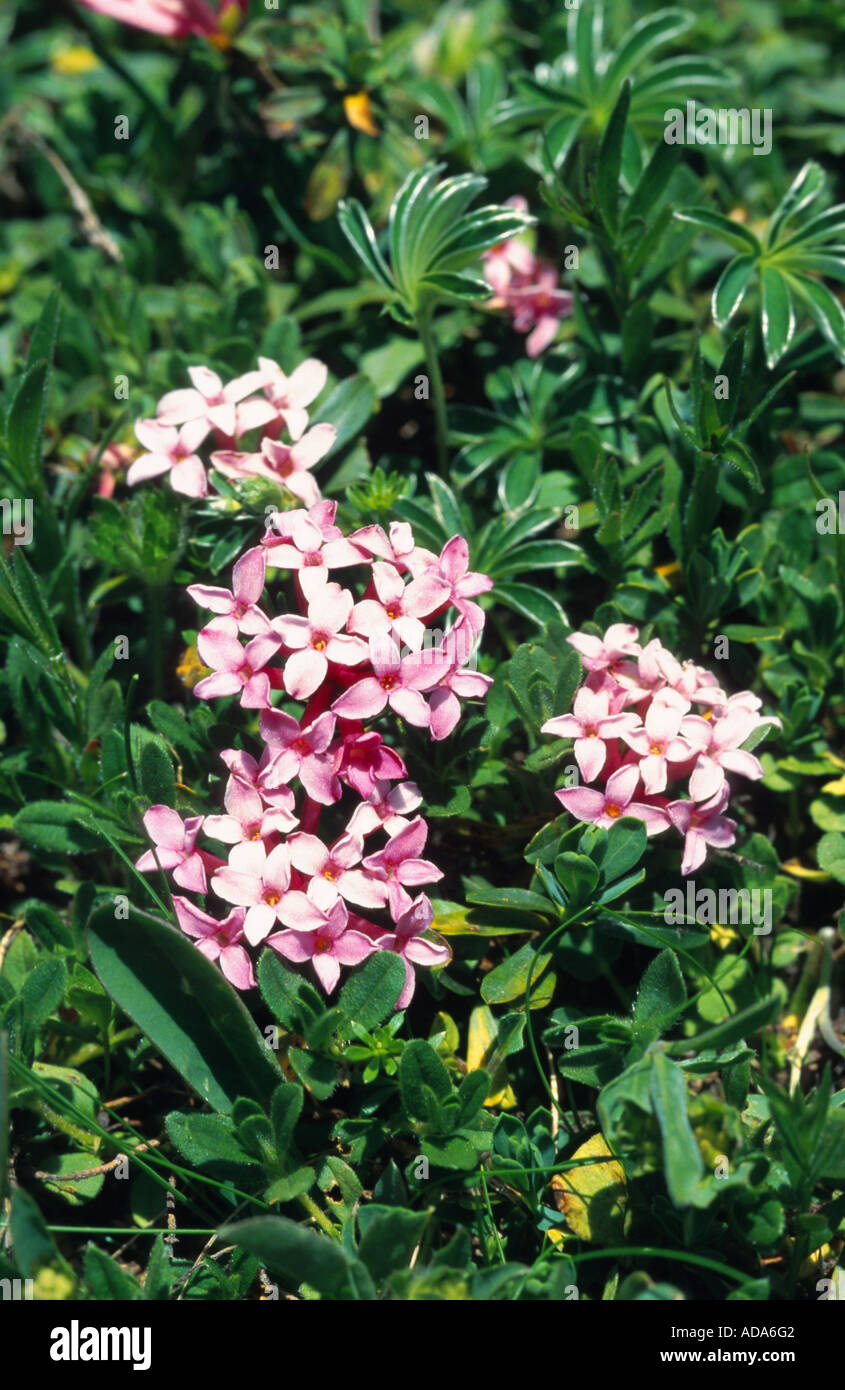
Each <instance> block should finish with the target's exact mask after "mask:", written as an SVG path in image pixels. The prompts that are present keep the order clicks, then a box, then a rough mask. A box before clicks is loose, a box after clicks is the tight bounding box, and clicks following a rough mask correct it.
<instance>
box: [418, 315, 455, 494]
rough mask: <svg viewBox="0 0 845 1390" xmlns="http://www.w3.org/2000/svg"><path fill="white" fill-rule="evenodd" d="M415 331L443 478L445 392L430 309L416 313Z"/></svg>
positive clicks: (446, 437) (446, 431)
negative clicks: (426, 378)
mask: <svg viewBox="0 0 845 1390" xmlns="http://www.w3.org/2000/svg"><path fill="white" fill-rule="evenodd" d="M417 333H418V334H419V339H420V346H421V347H422V350H423V355H424V357H425V365H426V370H427V372H428V379H429V382H430V384H431V400H432V404H433V406H434V438H435V445H436V448H437V471H438V473H439V474H440V476H441V478H443V479H445V478H446V477H447V476H448V473H449V427H448V425H447V423H446V392H445V390H444V388H443V373H442V372H441V370H440V359H439V357H438V355H437V345H436V343H435V341H434V334H433V333H432V330H431V310H430V309H425V310H422V311H421V312H420V313H419V314H418V315H417Z"/></svg>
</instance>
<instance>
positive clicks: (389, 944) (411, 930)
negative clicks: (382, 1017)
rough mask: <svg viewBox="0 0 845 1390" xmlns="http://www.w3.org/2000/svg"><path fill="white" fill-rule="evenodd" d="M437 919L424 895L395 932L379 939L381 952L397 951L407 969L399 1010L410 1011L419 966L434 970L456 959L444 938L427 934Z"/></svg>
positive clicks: (400, 921)
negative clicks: (433, 967)
mask: <svg viewBox="0 0 845 1390" xmlns="http://www.w3.org/2000/svg"><path fill="white" fill-rule="evenodd" d="M433 917H434V909H433V908H432V906H431V903H430V902H429V900H428V898H427V897H426V895H425V893H421V894H420V896H419V897H418V898H416V899H415V900H414V901H413V903H412V904H411V906H410V907H409V908H408V911H407V912H404V913H403V914H402V916H401V917H400V918H399V919H398V921H397V922H396V929H395V931H393V932H388V933H386V934H385V935H384V936H379V937H378V938H377V941H376V944H377V946H378V948H379V950H380V951H395V953H396V955H397V956H401V958H402V961H403V964H404V966H405V983H404V985H403V986H402V993H401V994H400V995H399V998H398V999H397V1001H396V1008H397V1009H406V1008H407V1007H408V1005H409V1004H410V1002H411V1000H412V999H413V997H414V986H415V985H416V978H415V975H414V966H415V965H422V966H425V967H427V968H428V969H431V967H432V966H435V965H448V963H449V961H450V960H451V959H452V952H451V949H450V947H449V946H448V945H447V943H446V942H445V941H444V940H443V937H442V936H440V935H438V933H436V932H432V933H431V935H430V936H424V935H423V933H424V932H425V931H426V930H427V929H428V928H429V927H430V926H431V923H432V920H433Z"/></svg>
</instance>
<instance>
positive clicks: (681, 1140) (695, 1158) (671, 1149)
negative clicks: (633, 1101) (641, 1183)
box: [650, 1052, 704, 1207]
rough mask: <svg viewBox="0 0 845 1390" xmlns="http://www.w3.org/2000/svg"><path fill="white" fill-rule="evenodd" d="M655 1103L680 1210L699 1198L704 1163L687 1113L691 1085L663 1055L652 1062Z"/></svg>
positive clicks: (665, 1168)
mask: <svg viewBox="0 0 845 1390" xmlns="http://www.w3.org/2000/svg"><path fill="white" fill-rule="evenodd" d="M650 1095H651V1102H652V1104H653V1106H654V1113H655V1115H656V1117H657V1123H658V1124H659V1126H660V1133H661V1135H662V1138H663V1172H664V1176H665V1178H666V1186H667V1188H668V1190H669V1196H670V1198H671V1200H672V1202H673V1204H674V1205H675V1206H676V1207H687V1206H689V1205H690V1203H691V1202H693V1201H694V1200H695V1198H696V1196H697V1195H698V1192H699V1188H700V1185H701V1182H702V1180H703V1178H704V1160H703V1158H702V1157H701V1150H700V1149H699V1147H698V1144H697V1143H696V1140H695V1135H694V1134H693V1131H692V1125H691V1124H690V1119H689V1114H688V1113H687V1084H686V1079H685V1077H684V1073H683V1072H682V1071H681V1068H680V1067H679V1066H678V1065H677V1064H676V1063H675V1062H672V1061H671V1060H670V1059H669V1058H668V1057H667V1056H666V1055H665V1053H663V1052H655V1053H654V1055H653V1058H652V1070H651V1086H650Z"/></svg>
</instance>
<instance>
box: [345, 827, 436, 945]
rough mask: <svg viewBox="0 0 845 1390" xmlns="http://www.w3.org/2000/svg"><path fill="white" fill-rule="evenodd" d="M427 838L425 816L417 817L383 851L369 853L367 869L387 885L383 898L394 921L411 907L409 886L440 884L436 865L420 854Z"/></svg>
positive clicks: (383, 891)
mask: <svg viewBox="0 0 845 1390" xmlns="http://www.w3.org/2000/svg"><path fill="white" fill-rule="evenodd" d="M427 838H428V826H427V825H426V823H425V821H424V820H423V818H422V816H417V817H416V818H415V819H414V820H412V821H411V822H410V824H408V825H406V826H405V828H404V829H403V830H400V831H399V833H398V834H397V835H394V836H393V837H392V838H391V839H390V840H388V842H387V844H386V845H385V847H384V849H383V850H381V851H380V853H378V854H370V855H368V856H367V858H366V859H365V860H364V868H365V869H366V870H367V871H368V872H369V873H370V874H372V875H373V876H374V878H376V879H379V880H380V881H381V883H383V884H384V888H383V889H382V896H381V901H382V903H384V902H388V903H389V905H390V915H391V917H392V918H393V920H394V922H395V921H397V920H398V918H399V917H400V916H401V915H402V914H403V913H404V912H407V911H408V909H409V907H410V906H411V898H410V896H409V895H408V894H407V893H406V892H405V888H406V886H407V887H412V888H416V887H419V885H420V884H423V883H437V882H438V880H439V879H441V878H442V877H443V874H442V872H441V870H440V869H438V867H437V865H436V864H432V862H431V860H430V859H421V858H420V857H419V855H420V851H421V850H423V849H424V848H425V842H426V840H427Z"/></svg>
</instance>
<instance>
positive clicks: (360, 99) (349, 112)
mask: <svg viewBox="0 0 845 1390" xmlns="http://www.w3.org/2000/svg"><path fill="white" fill-rule="evenodd" d="M343 114H344V116H345V117H346V119H347V121H348V122H349V124H350V125H351V126H352V127H353V129H354V130H363V132H364V134H365V135H378V134H379V128H378V126H377V125H376V123H375V121H374V120H373V108H372V107H371V105H370V98H369V96H368V95H367V93H366V92H347V94H346V96H345V97H344V98H343Z"/></svg>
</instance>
